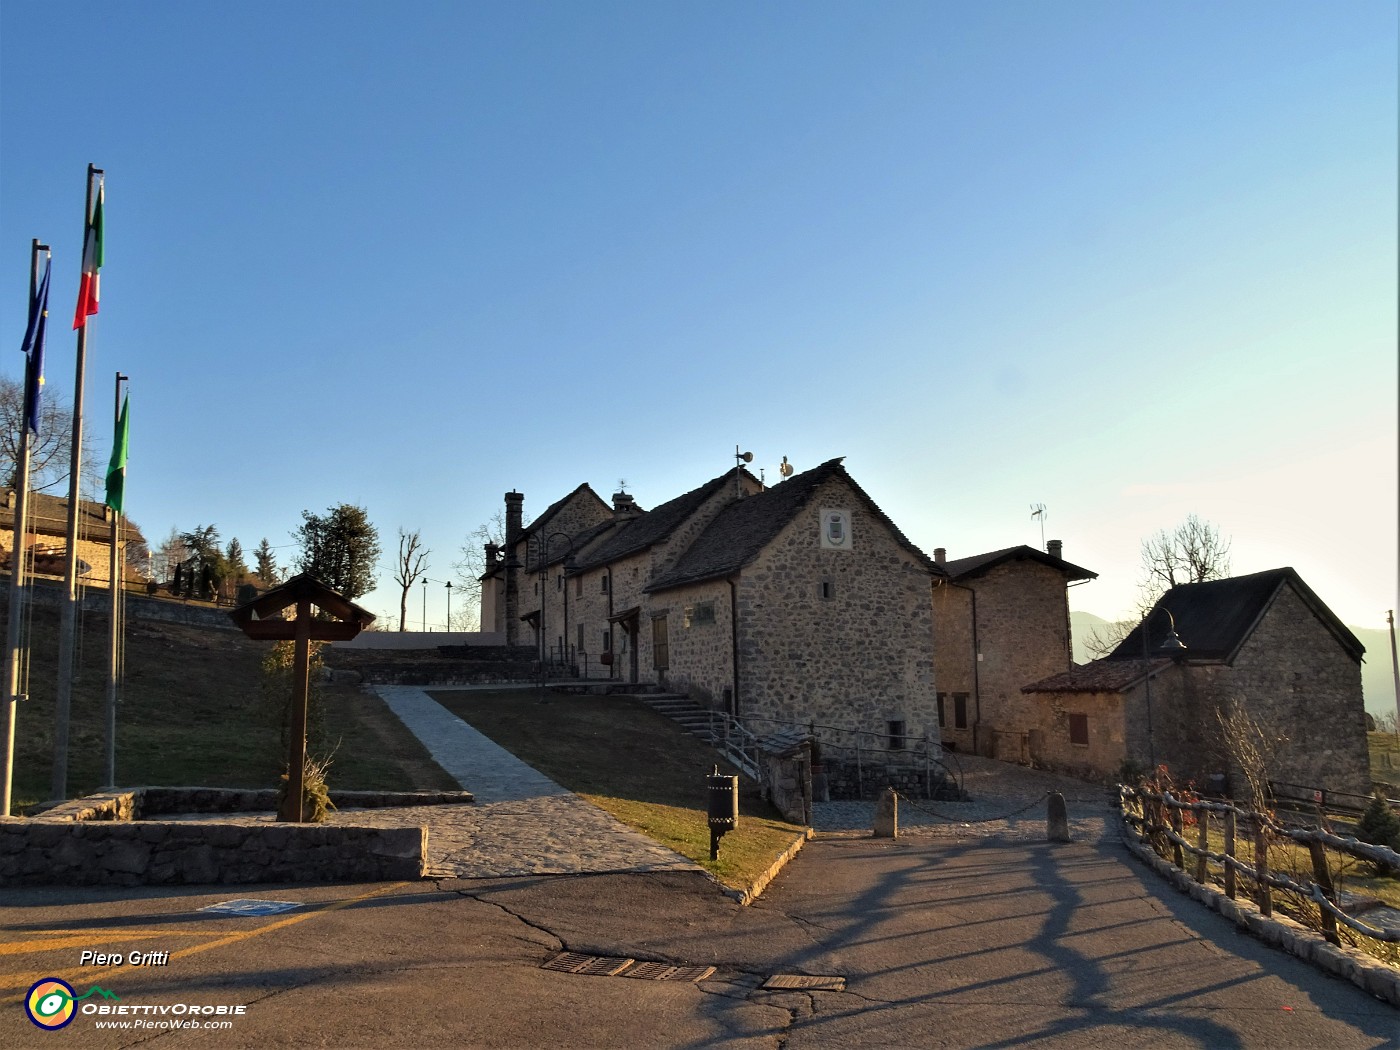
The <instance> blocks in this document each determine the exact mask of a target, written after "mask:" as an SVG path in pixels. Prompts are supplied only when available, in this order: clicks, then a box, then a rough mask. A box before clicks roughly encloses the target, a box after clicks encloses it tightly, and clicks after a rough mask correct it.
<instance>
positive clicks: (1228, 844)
mask: <svg viewBox="0 0 1400 1050" xmlns="http://www.w3.org/2000/svg"><path fill="white" fill-rule="evenodd" d="M1225 896H1227V897H1229V898H1230V899H1231V900H1234V899H1235V811H1234V809H1233V808H1231V809H1227V810H1226V811H1225Z"/></svg>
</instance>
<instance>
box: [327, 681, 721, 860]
mask: <svg viewBox="0 0 1400 1050" xmlns="http://www.w3.org/2000/svg"><path fill="white" fill-rule="evenodd" d="M374 688H375V691H376V692H377V693H378V694H379V696H380V697H381V698H382V699H383V700H384V703H385V704H386V705H388V707H389V709H390V710H391V711H393V712H394V714H395V715H397V716H398V718H399V720H400V721H401V722H403V724H404V725H405V726H406V727H407V728H408V729H409V731H410V732H412V733H413V734H414V736H416V737H418V739H419V740H421V741H422V742H423V746H424V747H426V748H427V749H428V752H429V754H431V755H432V756H433V760H434V761H435V762H437V764H438V765H440V766H442V768H443V769H444V770H446V771H447V773H448V774H449V775H451V776H452V777H453V779H455V780H456V781H457V782H458V783H459V784H460V785H461V786H462V787H463V788H465V789H466V790H468V791H471V792H472V793H473V794H474V795H475V796H476V804H475V805H471V806H421V807H415V808H413V809H405V810H400V811H398V812H397V813H390V812H388V811H378V812H374V811H361V812H357V813H355V815H354V818H355V822H356V823H374V824H379V823H388V822H394V823H414V824H426V825H427V826H428V861H429V866H430V871H431V874H433V875H435V876H443V877H452V878H463V879H474V878H497V877H502V876H511V875H575V874H598V873H603V872H627V871H697V870H699V867H698V866H697V865H696V864H695V863H693V862H692V861H690V860H688V859H687V858H685V857H682V856H681V855H680V854H679V853H675V852H672V851H671V850H669V849H666V848H665V847H664V846H661V845H658V844H657V843H656V842H654V841H652V840H651V839H649V838H647V837H646V836H645V835H642V834H640V833H639V832H636V831H633V830H632V829H631V828H629V827H627V826H626V825H625V824H622V823H620V822H619V821H617V820H616V819H614V818H613V817H611V816H609V815H608V814H607V813H604V812H603V811H602V810H601V809H599V808H598V807H597V806H594V805H593V804H592V803H589V802H587V801H585V800H584V799H581V798H579V797H578V796H577V795H575V794H573V793H572V792H570V791H567V790H565V789H564V788H562V787H560V786H559V785H558V784H556V783H555V782H554V781H552V780H550V779H549V778H548V777H547V776H545V775H544V774H543V773H541V772H539V771H538V770H536V769H534V768H532V767H531V766H528V765H526V764H525V763H524V762H522V761H520V759H518V758H516V757H515V756H514V755H512V754H511V753H510V752H509V751H506V750H505V749H504V748H502V747H501V746H500V745H498V744H496V743H494V742H493V741H492V740H490V739H489V738H487V737H485V736H483V735H482V734H481V733H479V732H477V731H476V730H475V729H473V728H472V727H471V726H469V725H467V723H465V722H463V721H462V720H461V719H460V718H458V717H457V716H456V715H454V714H452V712H450V711H448V710H447V709H446V708H445V707H443V706H442V705H441V704H439V703H438V702H437V701H436V700H434V699H432V697H430V696H428V694H427V693H425V692H424V691H423V690H422V689H420V688H418V687H416V686H397V685H380V686H375V687H374Z"/></svg>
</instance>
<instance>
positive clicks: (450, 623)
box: [447, 580, 452, 634]
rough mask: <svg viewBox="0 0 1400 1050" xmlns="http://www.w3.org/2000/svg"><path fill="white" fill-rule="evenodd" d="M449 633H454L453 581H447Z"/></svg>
mask: <svg viewBox="0 0 1400 1050" xmlns="http://www.w3.org/2000/svg"><path fill="white" fill-rule="evenodd" d="M447 633H448V634H451V633H452V581H451V580H448V581H447Z"/></svg>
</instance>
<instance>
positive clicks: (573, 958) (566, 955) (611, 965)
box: [543, 952, 634, 977]
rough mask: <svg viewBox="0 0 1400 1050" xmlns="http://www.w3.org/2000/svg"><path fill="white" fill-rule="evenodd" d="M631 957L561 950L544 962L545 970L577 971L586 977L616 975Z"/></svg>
mask: <svg viewBox="0 0 1400 1050" xmlns="http://www.w3.org/2000/svg"><path fill="white" fill-rule="evenodd" d="M633 962H634V960H632V959H617V958H614V957H612V956H609V955H584V954H582V953H580V952H561V953H560V954H559V955H556V956H555V957H554V958H553V959H550V960H549V962H547V963H545V964H544V967H543V968H544V969H546V970H560V971H562V972H564V973H578V974H583V975H584V976H586V977H616V976H617V975H618V974H620V973H621V972H622V971H623V970H625V969H627V967H629V966H631V965H632V963H633Z"/></svg>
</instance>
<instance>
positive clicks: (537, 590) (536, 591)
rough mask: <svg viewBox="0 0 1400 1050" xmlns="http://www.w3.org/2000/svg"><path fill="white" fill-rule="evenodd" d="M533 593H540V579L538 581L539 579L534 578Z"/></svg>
mask: <svg viewBox="0 0 1400 1050" xmlns="http://www.w3.org/2000/svg"><path fill="white" fill-rule="evenodd" d="M535 593H536V594H539V593H540V581H539V580H536V581H535Z"/></svg>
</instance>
